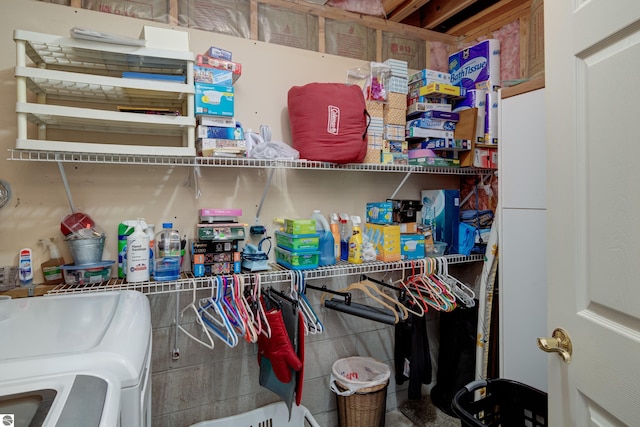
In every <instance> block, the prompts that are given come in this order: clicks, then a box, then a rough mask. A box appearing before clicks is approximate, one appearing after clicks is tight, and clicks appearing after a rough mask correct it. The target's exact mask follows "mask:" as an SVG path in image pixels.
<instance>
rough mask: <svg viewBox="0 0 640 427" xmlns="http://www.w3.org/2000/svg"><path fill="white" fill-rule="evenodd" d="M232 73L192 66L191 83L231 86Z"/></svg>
mask: <svg viewBox="0 0 640 427" xmlns="http://www.w3.org/2000/svg"><path fill="white" fill-rule="evenodd" d="M233 80H234V78H233V73H232V72H231V71H229V70H221V69H219V68H212V67H202V66H200V65H194V66H193V81H194V82H195V83H209V84H214V85H229V86H231V85H232V84H233Z"/></svg>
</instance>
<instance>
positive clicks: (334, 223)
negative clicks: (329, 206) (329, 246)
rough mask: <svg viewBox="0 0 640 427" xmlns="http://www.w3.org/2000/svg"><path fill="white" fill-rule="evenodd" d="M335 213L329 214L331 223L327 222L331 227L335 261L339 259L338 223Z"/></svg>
mask: <svg viewBox="0 0 640 427" xmlns="http://www.w3.org/2000/svg"><path fill="white" fill-rule="evenodd" d="M339 221H340V220H339V219H338V214H337V213H332V214H331V223H330V224H329V228H330V229H331V234H333V246H334V248H333V252H334V253H335V255H336V262H338V261H340V224H338V223H339Z"/></svg>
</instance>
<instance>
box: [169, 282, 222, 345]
mask: <svg viewBox="0 0 640 427" xmlns="http://www.w3.org/2000/svg"><path fill="white" fill-rule="evenodd" d="M190 282H191V287H192V289H193V297H192V300H191V303H189V304H188V305H187V306H186V307H185V308H183V309H182V310H181V311H180V318H182V317H183V316H184V313H185V312H186V311H188V310H191V311H193V313H194V314H195V315H196V323H197V324H198V325H200V328H201V329H202V332H203V333H204V335H205V337H207V341H202V340H201V339H199V338H196V337H195V336H194V335H192V334H191V333H190V332H189V331H187V330H186V329H185V328H183V327H182V325H180V323H179V322H178V319H176V326H177V327H178V329H180V330H181V331H182V332H184V333H185V334H186V335H187V336H188V337H189V338H191V339H192V340H194V341H195V342H197V343H200V344H202V345H203V346H205V347H207V348H208V349H209V350H213V348H214V347H215V343H214V341H213V337H212V336H211V334H210V333H209V330H208V329H207V328H206V327H205V325H204V323H203V322H202V319H201V318H200V313H198V309H197V308H196V299H197V298H196V283H195V280H191V281H190Z"/></svg>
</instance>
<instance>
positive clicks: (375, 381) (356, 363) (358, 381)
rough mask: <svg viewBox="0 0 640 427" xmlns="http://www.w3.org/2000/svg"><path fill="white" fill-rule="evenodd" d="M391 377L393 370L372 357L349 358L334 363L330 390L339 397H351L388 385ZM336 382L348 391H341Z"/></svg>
mask: <svg viewBox="0 0 640 427" xmlns="http://www.w3.org/2000/svg"><path fill="white" fill-rule="evenodd" d="M390 375H391V369H389V367H388V366H387V365H386V364H384V363H382V362H380V361H378V360H376V359H374V358H372V357H359V356H353V357H347V358H344V359H338V360H336V361H335V362H334V363H333V366H332V368H331V383H330V388H331V391H333V392H334V393H336V394H337V395H339V396H349V395H352V394H354V393H356V392H358V391H359V390H362V389H365V388H369V387H373V386H376V385H380V384H386V383H387V381H389V376H390ZM336 382H338V384H340V387H341V388H342V389H346V390H340V388H338V386H337V385H336Z"/></svg>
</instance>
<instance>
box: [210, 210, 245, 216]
mask: <svg viewBox="0 0 640 427" xmlns="http://www.w3.org/2000/svg"><path fill="white" fill-rule="evenodd" d="M200 216H242V209H200Z"/></svg>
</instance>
